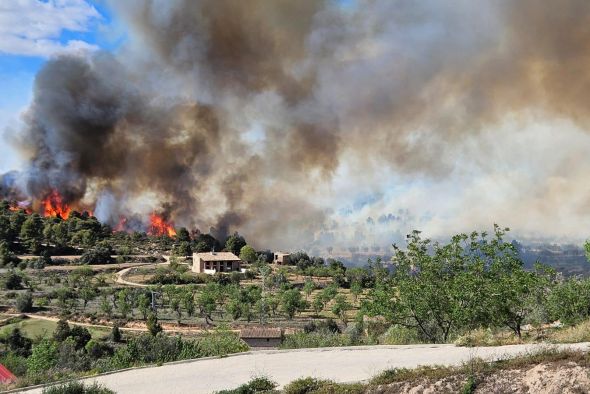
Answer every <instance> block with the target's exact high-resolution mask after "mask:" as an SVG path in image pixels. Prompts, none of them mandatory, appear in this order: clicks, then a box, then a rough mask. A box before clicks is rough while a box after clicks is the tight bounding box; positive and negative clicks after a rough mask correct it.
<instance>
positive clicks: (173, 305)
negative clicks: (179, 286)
mask: <svg viewBox="0 0 590 394" xmlns="http://www.w3.org/2000/svg"><path fill="white" fill-rule="evenodd" d="M170 309H172V310H173V311H174V312H175V313H176V320H177V322H178V325H180V320H181V319H182V308H181V303H180V297H179V296H175V297H172V299H171V300H170Z"/></svg>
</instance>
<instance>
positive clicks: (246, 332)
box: [240, 327, 283, 338]
mask: <svg viewBox="0 0 590 394" xmlns="http://www.w3.org/2000/svg"><path fill="white" fill-rule="evenodd" d="M282 335H283V332H282V330H281V329H280V328H274V327H252V328H243V329H241V330H240V338H281V336H282Z"/></svg>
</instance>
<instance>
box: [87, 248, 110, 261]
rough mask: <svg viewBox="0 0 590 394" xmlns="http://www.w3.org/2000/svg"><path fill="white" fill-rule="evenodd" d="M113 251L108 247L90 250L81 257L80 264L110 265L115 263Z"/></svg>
mask: <svg viewBox="0 0 590 394" xmlns="http://www.w3.org/2000/svg"><path fill="white" fill-rule="evenodd" d="M112 252H113V251H112V250H111V249H109V248H106V247H97V248H94V249H91V250H88V251H86V252H84V253H83V254H82V256H80V261H79V263H80V264H109V263H112V262H113V258H112V257H111V254H112Z"/></svg>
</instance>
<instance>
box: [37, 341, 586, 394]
mask: <svg viewBox="0 0 590 394" xmlns="http://www.w3.org/2000/svg"><path fill="white" fill-rule="evenodd" d="M547 346H548V345H530V344H529V345H513V346H499V347H480V348H465V347H456V346H454V345H407V346H363V347H347V348H323V349H300V350H275V351H261V352H250V353H243V354H239V355H235V356H230V357H226V358H211V359H203V360H196V361H190V362H181V363H172V364H165V365H163V366H160V367H149V368H140V369H133V370H128V371H123V372H118V373H114V374H110V375H103V376H98V377H95V378H89V379H87V381H88V382H92V381H97V382H99V383H101V384H104V385H105V386H107V387H109V388H110V389H112V390H114V391H115V392H117V393H118V394H126V393H142V394H152V393H153V394H156V393H158V394H160V393H170V394H181V393H212V392H215V391H218V390H222V389H229V388H234V387H237V386H239V385H240V384H242V383H245V382H247V381H248V380H250V379H251V378H252V377H255V376H261V375H264V376H268V377H270V378H271V379H273V380H275V381H276V382H278V383H279V384H280V385H285V384H287V383H289V382H291V381H293V380H294V379H297V378H300V377H307V376H314V377H319V378H324V379H332V380H334V381H337V382H355V381H362V380H366V379H369V378H371V377H372V376H374V375H375V374H377V373H379V372H380V371H382V370H384V369H388V368H394V367H407V368H413V367H416V366H419V365H435V364H437V365H456V364H461V363H463V362H466V361H469V360H470V359H472V358H474V357H480V358H484V359H486V360H494V359H502V358H510V357H514V356H516V355H519V354H525V353H528V352H535V351H539V350H541V349H543V348H544V347H547ZM554 346H556V347H557V348H559V349H575V350H588V349H590V343H588V342H586V343H578V344H571V345H559V346H558V345H554ZM41 391H42V390H41V389H35V390H29V391H27V393H41Z"/></svg>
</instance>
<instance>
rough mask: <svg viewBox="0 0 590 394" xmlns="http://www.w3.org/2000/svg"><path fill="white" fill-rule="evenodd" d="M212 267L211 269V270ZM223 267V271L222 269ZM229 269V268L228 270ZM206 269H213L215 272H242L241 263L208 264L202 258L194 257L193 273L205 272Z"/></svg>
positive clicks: (215, 262) (219, 262) (213, 262)
mask: <svg viewBox="0 0 590 394" xmlns="http://www.w3.org/2000/svg"><path fill="white" fill-rule="evenodd" d="M209 266H210V268H209ZM222 267H223V269H222ZM228 267H229V268H228ZM206 269H213V270H215V272H233V271H239V270H240V262H239V261H229V264H228V262H227V261H211V262H209V263H207V262H206V261H203V259H202V258H200V257H196V256H193V267H192V271H193V272H205V270H206Z"/></svg>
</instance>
